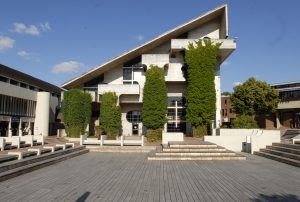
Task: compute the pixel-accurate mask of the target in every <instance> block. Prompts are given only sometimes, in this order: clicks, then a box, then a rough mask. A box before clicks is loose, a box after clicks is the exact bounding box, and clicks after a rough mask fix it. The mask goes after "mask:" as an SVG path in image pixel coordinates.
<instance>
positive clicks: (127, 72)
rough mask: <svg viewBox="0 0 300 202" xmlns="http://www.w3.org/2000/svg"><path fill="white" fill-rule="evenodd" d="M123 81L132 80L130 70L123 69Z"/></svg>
mask: <svg viewBox="0 0 300 202" xmlns="http://www.w3.org/2000/svg"><path fill="white" fill-rule="evenodd" d="M123 80H124V81H131V80H133V76H132V68H123Z"/></svg>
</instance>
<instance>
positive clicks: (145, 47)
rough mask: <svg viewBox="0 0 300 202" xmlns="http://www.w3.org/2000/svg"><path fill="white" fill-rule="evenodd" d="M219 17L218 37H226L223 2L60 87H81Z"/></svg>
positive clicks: (225, 7) (225, 12)
mask: <svg viewBox="0 0 300 202" xmlns="http://www.w3.org/2000/svg"><path fill="white" fill-rule="evenodd" d="M217 18H220V19H221V30H220V31H221V32H220V38H223V39H225V38H227V36H228V24H227V21H228V19H227V4H224V5H222V6H220V7H217V8H215V9H213V10H211V11H209V12H207V13H205V14H203V15H201V16H199V17H197V18H195V19H192V20H190V21H189V22H187V23H184V24H182V25H180V26H178V27H176V28H174V29H172V30H170V31H167V32H165V33H164V34H161V35H159V36H158V37H156V38H154V39H152V40H150V41H148V42H146V43H144V44H142V45H140V46H138V47H136V48H134V49H132V50H130V51H128V52H125V53H123V54H121V55H120V56H118V57H115V58H113V59H111V60H110V61H108V62H106V63H103V64H102V65H100V66H97V67H95V68H94V69H91V70H90V71H88V72H86V73H84V74H82V75H80V76H78V77H75V78H74V79H71V80H70V81H67V82H65V83H64V84H63V85H62V87H63V88H65V89H72V88H79V87H82V86H83V84H84V82H86V81H88V80H91V79H93V78H95V77H96V76H98V75H99V74H102V73H103V72H105V71H106V70H107V69H109V68H112V67H116V66H117V65H121V64H122V63H124V62H126V61H128V60H131V59H133V58H135V57H137V56H139V55H142V54H144V53H145V52H147V51H150V50H151V49H153V48H155V47H157V46H159V45H161V44H163V43H165V42H167V41H168V40H171V39H172V38H176V37H178V36H180V35H182V34H183V33H186V32H188V31H190V30H192V29H195V28H196V27H198V26H201V25H203V24H204V23H206V22H209V21H211V20H213V19H217Z"/></svg>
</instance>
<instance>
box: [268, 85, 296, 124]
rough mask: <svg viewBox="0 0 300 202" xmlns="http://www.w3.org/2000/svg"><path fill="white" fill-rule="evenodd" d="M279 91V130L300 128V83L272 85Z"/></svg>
mask: <svg viewBox="0 0 300 202" xmlns="http://www.w3.org/2000/svg"><path fill="white" fill-rule="evenodd" d="M272 87H273V88H275V89H277V90H278V91H279V98H280V102H279V104H278V108H277V113H276V123H277V128H278V127H282V128H300V81H295V82H285V83H277V84H273V85H272Z"/></svg>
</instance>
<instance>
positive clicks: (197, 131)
mask: <svg viewBox="0 0 300 202" xmlns="http://www.w3.org/2000/svg"><path fill="white" fill-rule="evenodd" d="M210 134H211V129H210V126H209V124H207V125H200V126H197V127H193V136H194V137H200V138H202V137H203V136H205V135H210Z"/></svg>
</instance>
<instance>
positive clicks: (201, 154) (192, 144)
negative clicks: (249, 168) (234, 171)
mask: <svg viewBox="0 0 300 202" xmlns="http://www.w3.org/2000/svg"><path fill="white" fill-rule="evenodd" d="M148 160H246V157H244V156H242V155H239V154H236V153H234V152H232V151H228V150H226V149H225V148H223V147H220V146H218V145H216V144H212V143H209V142H204V141H184V142H169V144H168V145H163V146H162V147H161V148H159V149H157V150H156V152H152V153H150V155H149V156H148Z"/></svg>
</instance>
